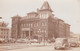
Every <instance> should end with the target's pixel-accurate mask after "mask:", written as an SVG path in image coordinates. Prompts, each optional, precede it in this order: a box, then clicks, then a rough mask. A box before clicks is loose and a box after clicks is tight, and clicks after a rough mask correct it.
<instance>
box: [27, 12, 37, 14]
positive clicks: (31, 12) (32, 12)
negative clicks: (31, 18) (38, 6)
mask: <svg viewBox="0 0 80 51" xmlns="http://www.w3.org/2000/svg"><path fill="white" fill-rule="evenodd" d="M28 14H38V13H37V12H30V13H28Z"/></svg>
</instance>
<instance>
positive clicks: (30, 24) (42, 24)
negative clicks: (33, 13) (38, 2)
mask: <svg viewBox="0 0 80 51" xmlns="http://www.w3.org/2000/svg"><path fill="white" fill-rule="evenodd" d="M39 25H40V24H39V23H36V24H32V23H29V24H22V25H21V26H22V27H36V26H39ZM41 26H46V23H41Z"/></svg>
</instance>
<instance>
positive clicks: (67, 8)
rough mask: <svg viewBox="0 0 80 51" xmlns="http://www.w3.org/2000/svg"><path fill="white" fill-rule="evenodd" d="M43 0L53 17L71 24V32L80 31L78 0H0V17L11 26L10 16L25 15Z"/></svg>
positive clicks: (79, 4)
mask: <svg viewBox="0 0 80 51" xmlns="http://www.w3.org/2000/svg"><path fill="white" fill-rule="evenodd" d="M44 1H48V3H49V5H50V7H51V9H52V10H53V11H54V12H53V14H55V17H58V18H60V19H62V20H64V21H65V22H66V23H69V24H70V25H71V26H70V30H71V32H74V33H80V0H0V17H2V18H3V19H2V21H5V22H7V23H9V25H8V27H11V24H12V23H11V17H13V16H15V15H17V14H18V15H20V16H22V17H23V16H26V15H27V13H29V12H32V11H36V9H37V8H40V7H41V6H42V4H43V3H44Z"/></svg>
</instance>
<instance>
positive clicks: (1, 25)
mask: <svg viewBox="0 0 80 51" xmlns="http://www.w3.org/2000/svg"><path fill="white" fill-rule="evenodd" d="M7 26H8V23H5V22H4V21H0V40H8V38H9V36H8V35H9V28H8V27H7Z"/></svg>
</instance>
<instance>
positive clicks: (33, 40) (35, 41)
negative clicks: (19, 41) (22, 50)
mask: <svg viewBox="0 0 80 51" xmlns="http://www.w3.org/2000/svg"><path fill="white" fill-rule="evenodd" d="M30 42H31V43H39V41H38V40H37V39H32V40H30Z"/></svg>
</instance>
